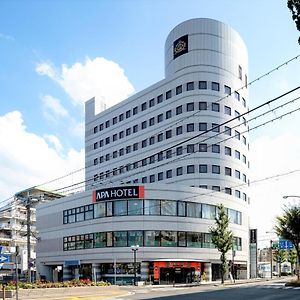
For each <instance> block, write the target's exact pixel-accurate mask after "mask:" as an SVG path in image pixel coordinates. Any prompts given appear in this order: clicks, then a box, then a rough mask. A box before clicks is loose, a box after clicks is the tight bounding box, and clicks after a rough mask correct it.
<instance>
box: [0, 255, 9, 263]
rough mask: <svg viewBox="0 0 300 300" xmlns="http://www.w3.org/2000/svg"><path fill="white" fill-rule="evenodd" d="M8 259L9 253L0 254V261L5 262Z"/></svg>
mask: <svg viewBox="0 0 300 300" xmlns="http://www.w3.org/2000/svg"><path fill="white" fill-rule="evenodd" d="M9 261H10V255H8V254H0V263H7V262H9Z"/></svg>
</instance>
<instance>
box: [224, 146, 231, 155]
mask: <svg viewBox="0 0 300 300" xmlns="http://www.w3.org/2000/svg"><path fill="white" fill-rule="evenodd" d="M225 155H229V156H231V148H230V147H226V146H225Z"/></svg>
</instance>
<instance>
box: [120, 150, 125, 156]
mask: <svg viewBox="0 0 300 300" xmlns="http://www.w3.org/2000/svg"><path fill="white" fill-rule="evenodd" d="M123 155H124V148H121V149H119V156H123Z"/></svg>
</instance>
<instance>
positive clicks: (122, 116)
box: [119, 114, 124, 122]
mask: <svg viewBox="0 0 300 300" xmlns="http://www.w3.org/2000/svg"><path fill="white" fill-rule="evenodd" d="M123 120H124V114H120V115H119V122H121V121H123Z"/></svg>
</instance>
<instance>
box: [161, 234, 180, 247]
mask: <svg viewBox="0 0 300 300" xmlns="http://www.w3.org/2000/svg"><path fill="white" fill-rule="evenodd" d="M160 245H161V247H176V246H177V232H175V231H161V232H160Z"/></svg>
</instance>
